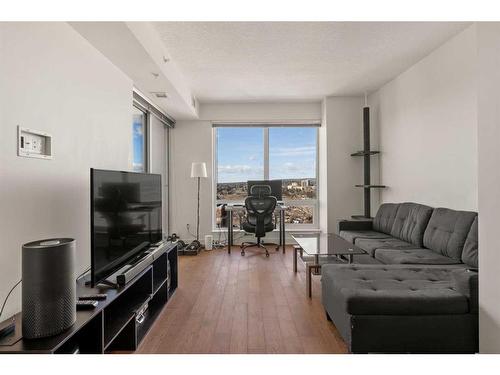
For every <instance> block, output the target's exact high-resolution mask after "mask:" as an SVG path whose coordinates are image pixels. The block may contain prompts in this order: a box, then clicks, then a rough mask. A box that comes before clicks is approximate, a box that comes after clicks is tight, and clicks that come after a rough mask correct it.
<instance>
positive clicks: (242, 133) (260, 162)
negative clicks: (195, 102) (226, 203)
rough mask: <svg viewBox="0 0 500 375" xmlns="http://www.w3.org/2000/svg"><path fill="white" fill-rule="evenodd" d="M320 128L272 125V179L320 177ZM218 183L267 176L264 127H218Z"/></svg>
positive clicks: (270, 149) (270, 165) (270, 133)
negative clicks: (318, 150) (318, 153)
mask: <svg viewBox="0 0 500 375" xmlns="http://www.w3.org/2000/svg"><path fill="white" fill-rule="evenodd" d="M316 134H317V128H316V127H307V128H295V127H294V128H282V127H271V128H269V178H270V179H292V178H314V177H315V176H316V138H317V137H316ZM217 161H218V182H244V181H247V180H258V179H263V178H264V130H263V128H254V127H251V128H250V127H240V128H225V127H221V128H217Z"/></svg>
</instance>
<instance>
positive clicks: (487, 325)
mask: <svg viewBox="0 0 500 375" xmlns="http://www.w3.org/2000/svg"><path fill="white" fill-rule="evenodd" d="M477 40H478V66H477V72H478V141H479V174H478V176H479V246H480V252H479V269H480V272H479V290H480V292H479V348H480V352H481V353H500V288H499V283H500V272H499V270H500V244H499V239H498V238H499V237H498V229H499V215H498V213H499V212H500V188H499V186H500V167H499V166H500V147H499V146H500V126H499V124H500V96H499V95H498V88H499V87H500V70H499V69H498V67H499V66H500V50H499V48H498V46H499V45H500V23H498V22H493V23H478V24H477Z"/></svg>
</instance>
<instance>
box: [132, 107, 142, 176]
mask: <svg viewBox="0 0 500 375" xmlns="http://www.w3.org/2000/svg"><path fill="white" fill-rule="evenodd" d="M132 131H133V136H132V142H133V146H134V154H133V161H132V163H133V169H134V170H135V171H142V170H143V168H144V129H143V126H142V117H141V116H140V115H139V116H138V115H134V117H133V123H132Z"/></svg>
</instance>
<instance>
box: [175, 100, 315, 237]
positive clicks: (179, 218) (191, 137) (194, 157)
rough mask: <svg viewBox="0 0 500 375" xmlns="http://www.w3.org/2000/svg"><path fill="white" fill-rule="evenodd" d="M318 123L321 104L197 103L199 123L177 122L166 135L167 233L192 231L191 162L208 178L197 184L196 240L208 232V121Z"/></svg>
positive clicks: (210, 194) (210, 199)
mask: <svg viewBox="0 0 500 375" xmlns="http://www.w3.org/2000/svg"><path fill="white" fill-rule="evenodd" d="M300 120H304V121H312V120H316V121H318V120H321V103H320V102H307V103H222V104H201V106H200V120H184V121H178V122H177V124H176V127H175V129H173V130H172V131H171V133H170V138H171V139H170V147H171V164H170V188H171V190H170V192H171V197H172V198H171V199H172V200H171V211H170V217H171V222H170V232H171V233H172V232H175V233H177V234H178V235H179V236H180V237H181V238H182V239H188V240H190V239H192V237H191V236H190V235H189V234H188V233H187V230H186V224H190V226H191V232H192V233H195V232H196V180H194V179H192V178H190V177H189V176H190V170H191V169H190V168H191V162H193V161H199V162H205V163H207V172H208V178H207V179H202V181H201V190H200V191H201V193H200V200H201V203H200V207H201V208H200V239H201V240H202V242H203V237H204V236H205V234H211V233H212V203H213V196H214V195H213V194H215V193H214V192H213V186H212V178H213V171H212V160H213V159H212V156H213V148H212V147H213V146H212V122H214V121H235V122H262V121H300Z"/></svg>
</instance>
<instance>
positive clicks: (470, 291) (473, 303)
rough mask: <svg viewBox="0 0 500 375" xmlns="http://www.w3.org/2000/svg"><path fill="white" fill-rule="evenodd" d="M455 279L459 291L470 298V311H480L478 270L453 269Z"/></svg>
mask: <svg viewBox="0 0 500 375" xmlns="http://www.w3.org/2000/svg"><path fill="white" fill-rule="evenodd" d="M453 281H454V283H455V287H456V289H457V291H458V292H460V293H462V294H463V295H465V296H467V298H468V299H469V308H470V312H471V313H473V314H477V313H478V311H479V286H478V282H479V277H478V273H477V271H474V270H470V269H466V270H456V271H453Z"/></svg>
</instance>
